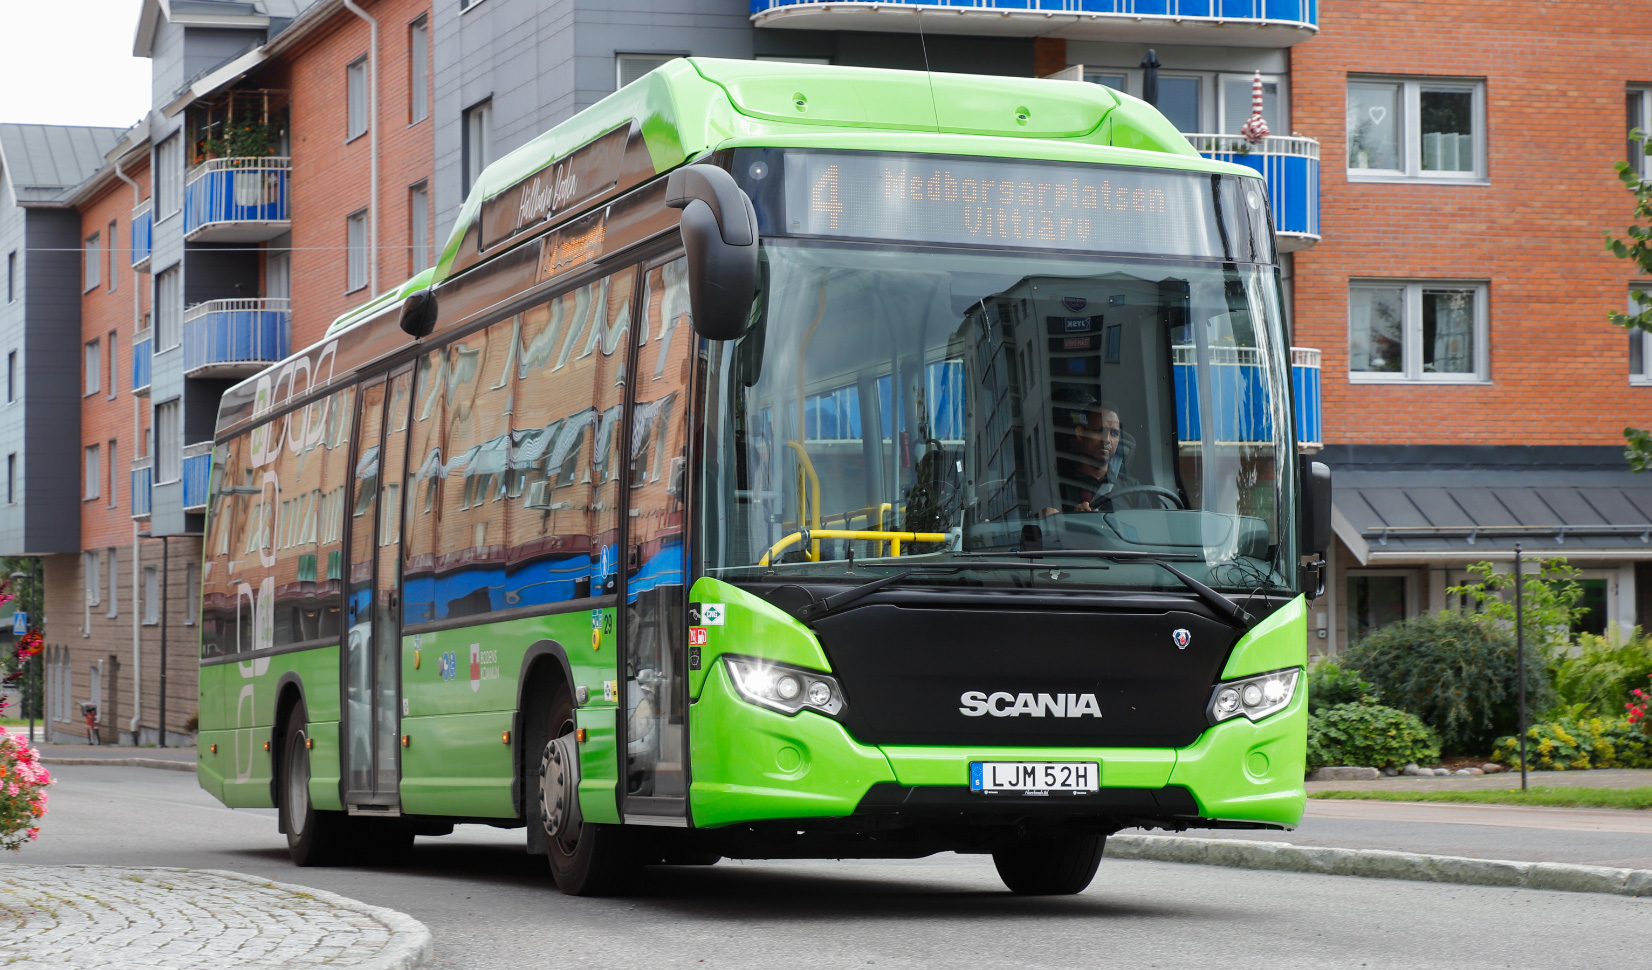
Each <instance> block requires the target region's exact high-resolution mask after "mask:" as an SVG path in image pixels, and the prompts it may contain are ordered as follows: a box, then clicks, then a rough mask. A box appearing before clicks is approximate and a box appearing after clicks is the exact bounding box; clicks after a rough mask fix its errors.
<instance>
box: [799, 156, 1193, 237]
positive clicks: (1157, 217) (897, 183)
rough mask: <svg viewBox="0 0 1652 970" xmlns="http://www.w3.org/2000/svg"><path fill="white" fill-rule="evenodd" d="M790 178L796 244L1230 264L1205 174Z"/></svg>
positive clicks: (909, 170) (807, 167) (958, 162)
mask: <svg viewBox="0 0 1652 970" xmlns="http://www.w3.org/2000/svg"><path fill="white" fill-rule="evenodd" d="M785 172H786V220H785V225H786V231H787V232H788V233H790V234H793V235H803V236H838V237H847V238H861V239H888V240H907V241H912V242H931V243H942V244H958V243H962V244H976V245H999V246H1013V247H1017V248H1035V249H1062V250H1079V251H1086V250H1094V251H1107V252H1140V253H1154V254H1165V255H1178V256H1217V257H1220V256H1221V255H1222V241H1221V235H1220V226H1219V224H1218V222H1217V218H1216V204H1215V201H1214V199H1213V197H1212V191H1211V179H1210V176H1208V175H1201V174H1199V173H1194V172H1174V171H1163V170H1144V169H1131V168H1115V167H1104V166H1100V165H1063V164H1040V163H1028V162H1021V161H1011V160H1006V161H994V160H989V159H975V158H935V157H933V156H927V157H919V156H911V155H852V154H829V155H828V154H813V153H806V152H788V153H787V155H786V168H785Z"/></svg>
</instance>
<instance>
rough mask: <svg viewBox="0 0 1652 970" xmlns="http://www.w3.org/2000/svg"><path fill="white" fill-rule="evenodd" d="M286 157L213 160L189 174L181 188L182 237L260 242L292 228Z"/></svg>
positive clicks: (289, 161) (288, 170) (216, 240)
mask: <svg viewBox="0 0 1652 970" xmlns="http://www.w3.org/2000/svg"><path fill="white" fill-rule="evenodd" d="M291 170H292V159H290V158H277V157H270V158H214V159H210V160H208V161H205V162H202V163H201V164H200V165H197V166H195V168H193V169H191V170H190V173H189V178H188V181H187V183H186V184H185V186H184V238H185V239H187V240H189V241H191V242H263V241H265V240H268V239H274V238H275V237H276V236H279V235H281V234H282V233H284V232H286V231H287V230H288V229H290V228H292V222H291V221H290V218H291V217H290V215H289V213H288V210H287V177H288V175H289V173H290V172H291Z"/></svg>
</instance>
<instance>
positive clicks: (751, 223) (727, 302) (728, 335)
mask: <svg viewBox="0 0 1652 970" xmlns="http://www.w3.org/2000/svg"><path fill="white" fill-rule="evenodd" d="M665 204H666V205H668V206H670V207H671V208H673V209H681V210H683V216H682V222H681V228H682V234H683V251H684V254H685V255H686V256H687V258H688V303H689V312H690V313H692V314H693V319H694V332H695V333H698V334H699V335H700V336H702V337H705V338H706V339H707V340H734V339H737V338H738V337H740V336H741V335H743V334H744V333H745V332H746V328H747V326H749V325H750V322H751V305H752V301H753V300H755V299H756V298H757V278H758V277H757V272H758V267H757V210H756V209H755V208H753V207H752V204H751V199H750V198H749V197H747V195H746V193H745V192H742V191H741V190H740V186H738V185H736V184H735V182H734V176H732V175H730V174H729V173H728V172H725V171H724V170H722V169H720V168H718V167H717V166H715V165H685V166H683V167H682V168H679V169H677V170H676V171H674V172H672V173H671V175H670V177H669V178H667V179H666V183H665Z"/></svg>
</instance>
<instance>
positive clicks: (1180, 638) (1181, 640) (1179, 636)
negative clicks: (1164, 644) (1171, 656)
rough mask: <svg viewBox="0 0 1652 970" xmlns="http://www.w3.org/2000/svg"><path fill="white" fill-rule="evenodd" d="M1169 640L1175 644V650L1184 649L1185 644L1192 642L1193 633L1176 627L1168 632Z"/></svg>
mask: <svg viewBox="0 0 1652 970" xmlns="http://www.w3.org/2000/svg"><path fill="white" fill-rule="evenodd" d="M1170 639H1171V642H1173V643H1175V644H1176V649H1177V650H1186V649H1187V645H1188V644H1190V643H1192V642H1193V634H1191V633H1189V632H1187V630H1185V629H1177V630H1176V631H1175V632H1173V633H1171V634H1170Z"/></svg>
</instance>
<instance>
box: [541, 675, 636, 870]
mask: <svg viewBox="0 0 1652 970" xmlns="http://www.w3.org/2000/svg"><path fill="white" fill-rule="evenodd" d="M574 737H575V735H574V704H573V699H572V698H571V697H569V696H568V695H567V694H566V692H561V691H559V692H558V694H557V698H556V700H555V701H554V702H552V704H551V709H550V716H549V724H548V730H547V732H546V742H545V747H544V749H543V750H542V752H541V754H540V759H539V778H538V782H539V783H538V786H537V789H538V797H539V806H538V807H539V813H538V814H539V819H538V824H540V825H542V826H544V829H545V856H546V858H547V859H548V860H549V861H550V864H551V878H552V879H554V880H556V888H558V889H560V890H562V891H563V892H564V893H566V894H567V895H569V896H609V895H613V894H614V893H618V892H621V891H623V890H624V889H625V888H626V887H627V886H628V885H629V884H630V882H631V877H632V876H633V875H634V874H635V871H636V868H637V866H636V862H635V860H634V859H633V858H632V857H631V855H630V854H629V853H627V852H626V851H625V846H624V844H623V836H622V835H621V833H620V827H619V826H618V825H603V824H598V823H595V822H588V821H586V820H585V819H584V818H582V817H581V816H580V813H579V751H578V748H577V746H576V745H577V742H575V740H574Z"/></svg>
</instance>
